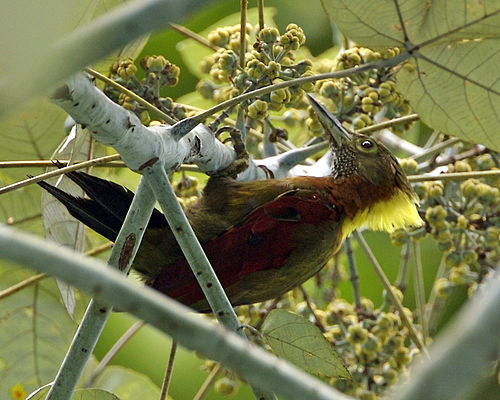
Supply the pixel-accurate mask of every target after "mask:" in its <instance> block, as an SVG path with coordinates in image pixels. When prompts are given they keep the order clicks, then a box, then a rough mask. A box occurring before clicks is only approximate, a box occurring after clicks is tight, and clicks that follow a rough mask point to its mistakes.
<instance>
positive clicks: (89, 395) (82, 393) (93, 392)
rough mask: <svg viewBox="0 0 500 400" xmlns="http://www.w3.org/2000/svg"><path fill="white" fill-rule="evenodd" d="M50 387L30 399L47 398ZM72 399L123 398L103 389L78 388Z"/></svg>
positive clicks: (105, 399)
mask: <svg viewBox="0 0 500 400" xmlns="http://www.w3.org/2000/svg"><path fill="white" fill-rule="evenodd" d="M49 390H50V387H49V386H47V387H44V388H43V389H41V390H38V391H37V392H36V393H33V394H32V395H31V396H30V397H29V399H28V400H45V397H46V396H47V394H48V393H49ZM71 400H123V399H122V398H119V397H118V396H116V395H115V394H113V393H110V392H107V391H105V390H102V389H77V390H75V393H73V396H71Z"/></svg>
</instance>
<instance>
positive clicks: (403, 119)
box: [356, 114, 420, 135]
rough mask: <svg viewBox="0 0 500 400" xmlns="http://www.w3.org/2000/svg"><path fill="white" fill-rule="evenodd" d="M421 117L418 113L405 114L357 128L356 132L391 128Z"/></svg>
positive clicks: (363, 132)
mask: <svg viewBox="0 0 500 400" xmlns="http://www.w3.org/2000/svg"><path fill="white" fill-rule="evenodd" d="M419 118H420V117H419V116H418V114H409V115H405V116H404V117H399V118H394V119H391V120H389V121H384V122H380V123H379V124H376V125H370V126H366V127H364V128H361V129H358V130H356V132H358V133H362V134H363V135H364V134H365V133H369V132H373V131H378V130H381V129H386V128H390V127H391V126H395V125H400V124H407V123H409V122H413V121H416V120H418V119H419Z"/></svg>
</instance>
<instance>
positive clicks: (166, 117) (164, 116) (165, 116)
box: [85, 67, 177, 125]
mask: <svg viewBox="0 0 500 400" xmlns="http://www.w3.org/2000/svg"><path fill="white" fill-rule="evenodd" d="M85 72H87V73H88V74H90V75H92V76H93V77H95V78H97V79H99V80H101V81H103V82H104V83H106V84H107V85H110V86H113V87H114V88H115V89H116V90H118V91H119V92H121V93H123V94H126V95H127V96H128V97H131V98H132V99H134V100H135V101H137V102H138V103H139V104H141V105H143V106H144V107H146V108H147V109H148V110H149V111H151V112H152V113H153V114H156V115H157V116H158V117H160V118H162V119H164V120H165V121H166V122H167V123H169V124H171V125H173V124H175V123H176V122H177V121H176V120H175V119H173V118H172V117H171V116H170V115H168V114H166V113H164V112H163V111H162V110H160V109H159V108H158V107H156V106H155V105H153V104H151V103H150V102H149V101H147V100H144V99H143V98H142V97H141V96H138V95H137V94H135V93H134V92H132V91H131V90H129V89H127V88H126V87H125V86H123V85H120V84H119V83H118V82H115V81H114V80H113V79H110V78H108V77H107V76H106V75H103V74H101V73H100V72H98V71H96V70H93V69H92V68H88V67H87V68H85Z"/></svg>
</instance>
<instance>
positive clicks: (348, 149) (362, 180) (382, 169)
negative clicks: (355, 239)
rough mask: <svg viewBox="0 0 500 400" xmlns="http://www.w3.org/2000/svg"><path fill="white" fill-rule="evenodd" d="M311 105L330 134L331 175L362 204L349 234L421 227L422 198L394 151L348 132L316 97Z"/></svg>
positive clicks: (311, 100)
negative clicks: (359, 229) (364, 229)
mask: <svg viewBox="0 0 500 400" xmlns="http://www.w3.org/2000/svg"><path fill="white" fill-rule="evenodd" d="M309 102H310V103H311V106H312V107H313V109H314V110H315V112H316V114H317V115H318V118H319V120H320V122H321V124H322V125H323V128H324V129H325V131H326V132H327V133H328V134H329V135H330V145H331V151H332V163H331V173H330V175H331V176H332V177H333V178H335V180H336V181H338V182H344V183H345V185H346V186H347V185H348V186H350V187H351V188H352V189H353V190H352V191H348V190H347V189H346V191H345V193H346V194H347V193H349V197H350V198H351V200H352V202H353V204H357V205H358V209H357V212H356V214H355V215H353V216H352V217H351V218H350V222H351V224H350V225H349V222H348V224H347V225H348V226H346V229H345V230H346V231H348V233H346V235H347V234H349V233H350V232H351V231H352V230H354V229H357V228H358V227H361V226H364V227H367V228H369V229H373V230H385V231H388V232H392V231H394V230H395V229H398V228H405V227H408V226H421V225H422V224H423V221H422V219H421V218H420V216H419V214H418V211H417V205H418V196H417V194H416V193H415V192H414V191H413V189H412V187H411V185H410V183H409V181H408V178H407V177H406V174H405V172H404V171H403V169H402V168H401V166H400V165H399V163H398V160H397V159H396V157H394V155H393V154H392V153H391V152H390V150H389V149H388V148H387V147H385V146H384V145H383V144H382V143H379V142H377V141H376V140H375V139H373V138H371V137H369V136H365V135H361V134H358V133H351V132H348V131H347V130H346V129H345V128H344V127H343V126H342V125H341V123H340V122H339V120H338V119H337V118H335V117H334V116H333V115H332V114H331V113H330V112H329V111H328V110H327V109H326V108H325V107H323V106H322V105H321V104H320V103H318V102H317V101H316V100H315V99H314V98H313V97H312V96H309Z"/></svg>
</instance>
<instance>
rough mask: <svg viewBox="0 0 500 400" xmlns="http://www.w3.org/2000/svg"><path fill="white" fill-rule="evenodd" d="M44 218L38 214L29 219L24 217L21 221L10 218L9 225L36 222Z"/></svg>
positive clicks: (30, 216)
mask: <svg viewBox="0 0 500 400" xmlns="http://www.w3.org/2000/svg"><path fill="white" fill-rule="evenodd" d="M41 216H42V213H37V214H34V215H29V216H27V217H23V218H20V219H15V218H14V217H8V218H7V225H11V226H13V225H19V224H23V223H25V222H30V221H34V220H36V219H38V218H40V217H41Z"/></svg>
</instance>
